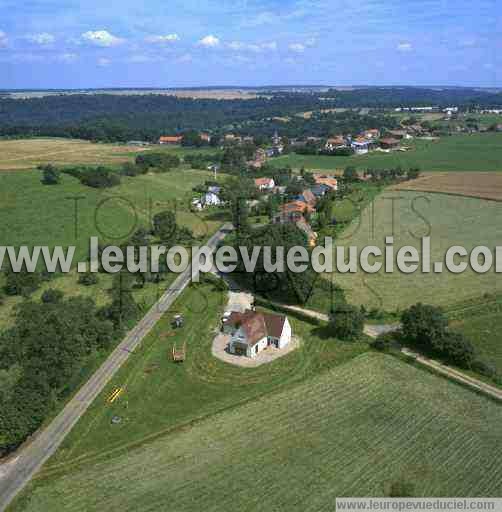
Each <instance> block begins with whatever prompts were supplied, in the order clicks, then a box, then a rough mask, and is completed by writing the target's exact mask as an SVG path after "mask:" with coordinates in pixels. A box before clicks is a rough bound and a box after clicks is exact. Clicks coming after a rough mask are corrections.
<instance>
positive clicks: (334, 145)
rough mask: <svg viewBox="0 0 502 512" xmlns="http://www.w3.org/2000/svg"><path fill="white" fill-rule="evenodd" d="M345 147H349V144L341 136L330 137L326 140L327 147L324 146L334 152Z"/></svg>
mask: <svg viewBox="0 0 502 512" xmlns="http://www.w3.org/2000/svg"><path fill="white" fill-rule="evenodd" d="M345 147H347V143H346V141H345V139H344V138H343V137H342V136H341V135H338V136H337V137H330V138H329V139H328V140H326V145H325V146H324V148H325V149H326V150H327V151H334V150H335V149H338V148H345Z"/></svg>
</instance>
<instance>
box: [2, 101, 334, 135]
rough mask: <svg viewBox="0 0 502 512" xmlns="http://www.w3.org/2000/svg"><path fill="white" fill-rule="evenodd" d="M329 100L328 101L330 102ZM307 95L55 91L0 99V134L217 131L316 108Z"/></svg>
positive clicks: (138, 133)
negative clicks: (199, 96) (195, 96)
mask: <svg viewBox="0 0 502 512" xmlns="http://www.w3.org/2000/svg"><path fill="white" fill-rule="evenodd" d="M330 103H331V102H330ZM324 106H325V102H321V101H320V100H319V99H318V98H317V97H316V96H314V95H312V94H295V95H294V96H292V95H279V96H274V97H272V98H265V97H263V98H256V99H246V100H214V99H190V98H177V97H175V96H165V95H154V94H152V95H138V96H132V95H131V96H120V95H112V94H96V95H77V94H75V95H60V96H46V97H42V98H31V99H23V100H18V99H0V135H22V134H25V135H54V136H69V134H71V136H73V137H82V138H96V139H103V138H108V139H110V140H123V139H124V138H135V139H136V138H137V139H143V140H155V139H156V138H157V137H158V136H159V135H161V134H164V133H178V132H182V131H186V130H191V129H193V130H219V129H223V128H224V127H225V128H228V127H230V128H232V125H233V124H239V123H242V122H245V121H258V120H261V119H265V118H271V117H274V116H288V115H294V114H295V113H298V112H302V111H308V110H316V109H319V108H321V107H324Z"/></svg>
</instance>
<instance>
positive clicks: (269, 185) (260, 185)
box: [254, 178, 275, 191]
mask: <svg viewBox="0 0 502 512" xmlns="http://www.w3.org/2000/svg"><path fill="white" fill-rule="evenodd" d="M254 184H255V186H256V188H257V189H258V190H261V191H265V190H273V189H274V187H275V181H274V179H273V178H257V179H255V180H254Z"/></svg>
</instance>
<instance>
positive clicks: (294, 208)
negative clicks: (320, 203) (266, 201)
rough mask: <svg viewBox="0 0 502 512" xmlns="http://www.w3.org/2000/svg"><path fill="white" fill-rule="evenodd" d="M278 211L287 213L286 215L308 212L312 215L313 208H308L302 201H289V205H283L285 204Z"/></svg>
mask: <svg viewBox="0 0 502 512" xmlns="http://www.w3.org/2000/svg"><path fill="white" fill-rule="evenodd" d="M280 209H281V210H282V211H283V212H287V213H293V212H299V213H304V212H310V213H312V212H313V211H314V208H312V206H310V205H309V204H307V203H304V202H303V201H291V202H289V203H285V204H283V205H281V207H280Z"/></svg>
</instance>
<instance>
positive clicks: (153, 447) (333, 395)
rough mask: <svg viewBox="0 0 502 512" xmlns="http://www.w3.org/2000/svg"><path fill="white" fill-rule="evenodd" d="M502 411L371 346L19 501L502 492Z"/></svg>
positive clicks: (158, 505)
mask: <svg viewBox="0 0 502 512" xmlns="http://www.w3.org/2000/svg"><path fill="white" fill-rule="evenodd" d="M169 402H170V397H169V395H166V397H165V403H164V404H163V405H164V408H165V409H166V410H168V409H169ZM187 402H189V400H187ZM501 421H502V409H501V408H500V407H498V406H497V404H495V403H493V402H491V401H490V400H488V399H486V398H483V397H481V396H478V395H476V394H474V393H472V392H471V391H469V390H466V389H464V388H462V387H460V386H458V385H456V384H454V383H451V382H449V381H447V380H444V379H442V378H439V377H437V376H435V375H433V374H431V373H427V372H424V371H422V370H420V369H418V368H415V367H412V366H409V365H407V364H406V363H404V362H401V361H399V360H397V359H395V358H393V357H391V356H385V355H381V354H375V353H368V354H364V355H361V356H360V357H358V358H356V359H354V360H352V361H351V362H348V363H346V364H344V365H343V366H341V367H339V368H336V369H335V370H333V371H330V372H327V373H325V374H323V375H321V376H319V377H316V378H314V379H310V380H309V381H308V382H306V383H304V384H300V385H296V386H293V387H290V388H287V389H283V390H282V392H280V393H270V394H269V395H267V396H265V397H262V398H260V399H258V400H256V401H252V402H250V403H248V404H246V405H244V406H242V407H238V408H235V409H231V410H227V411H225V412H223V413H221V414H217V415H213V416H211V417H209V418H207V419H205V420H203V421H201V422H197V423H194V424H191V425H187V426H186V427H185V428H183V429H178V430H176V431H174V432H171V433H169V434H167V435H165V436H161V437H159V438H157V439H154V440H152V442H151V443H149V444H145V445H142V446H141V447H140V448H138V449H131V450H129V451H128V452H127V453H121V454H118V455H117V456H116V457H109V456H104V457H102V458H101V459H100V460H96V461H93V463H92V464H91V463H86V462H83V463H82V464H80V465H75V466H73V467H72V469H71V471H67V470H64V468H62V469H61V470H60V471H59V472H56V470H55V469H54V470H53V472H52V474H47V473H45V474H42V475H41V476H40V477H39V478H37V479H36V480H35V481H34V482H32V484H31V485H30V487H29V488H28V490H27V492H25V494H24V495H23V496H22V497H21V498H20V499H18V500H17V502H16V504H15V506H14V507H13V510H14V511H18V512H19V511H26V512H28V511H37V512H42V511H49V510H50V511H52V510H58V511H65V510H71V511H72V512H73V511H84V510H85V511H92V510H111V511H118V510H120V511H127V510H131V511H132V510H135V511H147V510H159V509H166V510H167V509H169V510H176V511H177V512H183V511H199V510H207V511H227V510H228V511H234V510H248V511H254V510H256V511H258V510H275V511H279V510H284V511H286V510H287V511H296V510H298V511H301V512H308V511H314V510H315V511H317V510H331V509H332V508H333V506H334V501H335V497H337V496H386V495H387V496H388V493H389V488H390V486H391V485H392V484H393V483H395V482H400V481H403V480H404V481H407V482H410V483H411V484H412V485H413V488H414V489H413V493H414V494H413V495H415V496H500V493H501V492H502V466H501V465H500V459H501V457H502V430H501V429H500V428H499V426H500V422H501Z"/></svg>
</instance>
